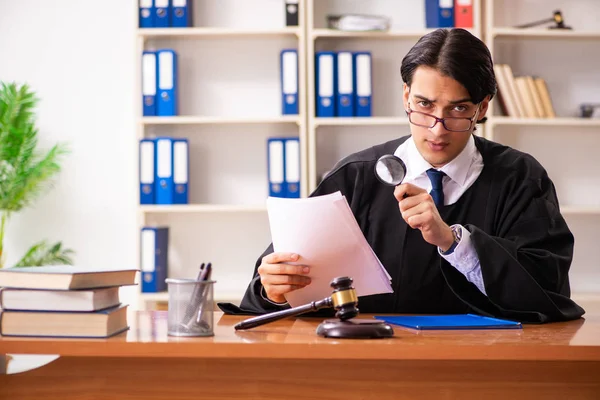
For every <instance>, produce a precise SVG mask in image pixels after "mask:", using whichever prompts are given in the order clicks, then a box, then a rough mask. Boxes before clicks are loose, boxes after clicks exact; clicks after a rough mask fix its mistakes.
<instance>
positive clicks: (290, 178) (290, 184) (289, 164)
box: [283, 137, 300, 198]
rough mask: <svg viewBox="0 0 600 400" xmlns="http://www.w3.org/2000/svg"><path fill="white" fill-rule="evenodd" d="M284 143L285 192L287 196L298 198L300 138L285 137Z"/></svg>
mask: <svg viewBox="0 0 600 400" xmlns="http://www.w3.org/2000/svg"><path fill="white" fill-rule="evenodd" d="M284 145H285V149H284V151H283V159H284V160H285V167H284V169H283V172H284V179H283V181H284V185H285V189H284V194H285V197H289V198H298V197H300V138H297V137H295V138H287V139H284Z"/></svg>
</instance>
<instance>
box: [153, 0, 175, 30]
mask: <svg viewBox="0 0 600 400" xmlns="http://www.w3.org/2000/svg"><path fill="white" fill-rule="evenodd" d="M154 26H155V27H157V28H168V27H169V26H171V10H170V7H169V0H154Z"/></svg>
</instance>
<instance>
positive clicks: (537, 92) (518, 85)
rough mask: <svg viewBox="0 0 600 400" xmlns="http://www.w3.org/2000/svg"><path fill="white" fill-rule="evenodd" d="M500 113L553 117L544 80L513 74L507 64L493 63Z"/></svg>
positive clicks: (518, 116)
mask: <svg viewBox="0 0 600 400" xmlns="http://www.w3.org/2000/svg"><path fill="white" fill-rule="evenodd" d="M494 74H495V75H496V81H497V82H498V98H499V101H500V108H501V110H502V114H503V115H506V116H509V117H516V118H555V117H556V113H555V112H554V106H553V105H552V99H551V97H550V92H549V90H548V87H547V85H546V81H545V80H544V79H543V78H540V77H533V76H528V75H526V76H514V74H513V71H512V68H511V67H510V65H508V64H496V65H494Z"/></svg>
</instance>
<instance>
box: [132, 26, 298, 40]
mask: <svg viewBox="0 0 600 400" xmlns="http://www.w3.org/2000/svg"><path fill="white" fill-rule="evenodd" d="M137 33H138V36H140V37H145V38H154V37H202V36H212V37H219V36H273V37H278V36H299V35H300V29H299V28H297V27H286V28H279V29H230V28H141V29H138V30H137Z"/></svg>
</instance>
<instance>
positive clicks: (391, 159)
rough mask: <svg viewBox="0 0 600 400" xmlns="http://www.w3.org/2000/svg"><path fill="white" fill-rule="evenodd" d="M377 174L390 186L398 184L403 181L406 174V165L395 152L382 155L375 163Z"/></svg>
mask: <svg viewBox="0 0 600 400" xmlns="http://www.w3.org/2000/svg"><path fill="white" fill-rule="evenodd" d="M375 175H376V176H377V178H378V179H379V180H380V181H381V183H384V184H386V185H389V186H397V185H399V184H401V183H402V181H403V180H404V177H405V176H406V165H405V164H404V162H403V161H402V160H401V159H400V158H399V157H396V156H395V155H393V154H386V155H384V156H381V157H380V158H379V160H377V162H376V163H375Z"/></svg>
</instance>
